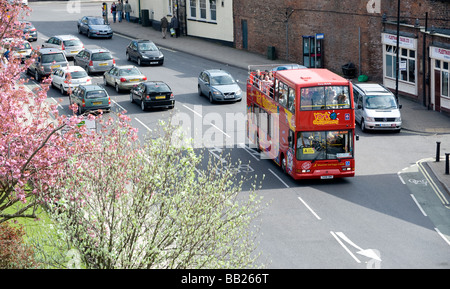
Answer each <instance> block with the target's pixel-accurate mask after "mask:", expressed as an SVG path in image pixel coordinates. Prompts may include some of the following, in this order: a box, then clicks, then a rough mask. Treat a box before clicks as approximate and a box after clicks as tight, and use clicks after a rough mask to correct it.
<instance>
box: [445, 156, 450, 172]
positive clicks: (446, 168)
mask: <svg viewBox="0 0 450 289" xmlns="http://www.w3.org/2000/svg"><path fill="white" fill-rule="evenodd" d="M449 155H450V153H445V174H446V175H448V174H449V163H448V156H449Z"/></svg>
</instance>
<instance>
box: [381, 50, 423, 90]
mask: <svg viewBox="0 0 450 289" xmlns="http://www.w3.org/2000/svg"><path fill="white" fill-rule="evenodd" d="M399 54H400V55H399V56H400V62H401V64H403V65H401V66H400V68H402V66H404V67H405V69H401V70H400V71H399V79H400V80H402V81H405V82H408V83H411V84H414V83H416V52H415V50H412V49H407V48H400V51H399ZM385 63H386V67H385V68H386V75H385V76H386V77H389V78H395V76H396V69H397V66H396V65H397V47H395V46H392V45H385Z"/></svg>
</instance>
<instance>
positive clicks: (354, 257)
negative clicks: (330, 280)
mask: <svg viewBox="0 0 450 289" xmlns="http://www.w3.org/2000/svg"><path fill="white" fill-rule="evenodd" d="M330 233H331V235H332V236H333V237H334V238H335V239H336V241H338V243H339V244H340V245H341V246H342V248H344V250H345V251H347V253H349V254H350V256H352V258H353V259H354V260H355V261H356V262H357V263H361V261H360V260H359V259H358V258H356V256H355V255H354V254H353V253H352V251H350V250H349V249H348V248H347V246H345V244H344V243H342V241H341V239H339V238H338V237H337V236H336V234H335V233H334V232H333V231H330Z"/></svg>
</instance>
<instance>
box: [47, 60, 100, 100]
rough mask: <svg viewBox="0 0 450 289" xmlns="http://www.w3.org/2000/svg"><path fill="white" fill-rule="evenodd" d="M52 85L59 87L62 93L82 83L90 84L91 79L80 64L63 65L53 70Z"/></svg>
mask: <svg viewBox="0 0 450 289" xmlns="http://www.w3.org/2000/svg"><path fill="white" fill-rule="evenodd" d="M51 77H52V86H53V87H56V88H59V90H60V91H61V94H62V95H65V94H66V93H68V92H69V88H70V89H72V90H73V89H74V88H75V87H77V86H79V85H82V84H92V79H91V78H90V77H89V75H88V74H87V73H86V71H85V70H84V69H83V68H82V67H80V66H65V67H59V68H56V69H55V70H53V72H52V74H51Z"/></svg>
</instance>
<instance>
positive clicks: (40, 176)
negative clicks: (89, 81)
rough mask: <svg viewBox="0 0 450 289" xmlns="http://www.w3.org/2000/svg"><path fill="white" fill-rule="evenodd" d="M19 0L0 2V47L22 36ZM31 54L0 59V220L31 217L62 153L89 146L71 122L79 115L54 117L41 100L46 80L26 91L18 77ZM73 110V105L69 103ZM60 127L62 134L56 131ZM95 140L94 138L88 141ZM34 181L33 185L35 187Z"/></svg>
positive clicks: (22, 11)
mask: <svg viewBox="0 0 450 289" xmlns="http://www.w3.org/2000/svg"><path fill="white" fill-rule="evenodd" d="M18 3H20V1H19V2H17V3H14V4H10V3H9V1H6V0H1V1H0V45H2V44H4V42H3V40H4V39H5V38H12V39H13V40H12V42H11V45H15V44H16V43H19V40H20V39H22V37H23V30H22V28H23V27H22V26H21V25H22V24H21V23H20V22H19V20H20V18H21V17H23V16H25V15H28V14H29V12H30V8H28V6H22V5H21V4H18ZM34 60H35V57H34V56H33V57H31V58H30V59H27V60H26V61H25V63H23V64H22V63H21V60H20V59H19V58H17V57H15V56H14V55H13V54H12V53H11V54H10V55H9V59H8V60H7V59H6V57H3V54H2V55H1V61H0V120H1V121H0V223H1V222H5V221H7V220H9V219H12V218H16V217H30V218H36V209H37V205H38V204H39V202H41V201H42V200H46V199H45V196H46V192H47V190H48V188H49V187H51V186H52V185H53V184H54V178H55V176H57V175H59V174H62V173H64V170H63V169H64V162H65V161H66V160H67V159H68V157H70V156H72V155H74V154H78V153H86V152H87V151H89V150H93V149H94V147H95V146H93V145H92V143H93V142H92V141H89V140H95V134H92V133H87V130H86V128H85V127H84V126H78V125H77V124H78V123H80V121H81V120H82V119H83V117H82V116H76V115H75V114H73V115H71V116H65V115H60V114H59V113H58V110H57V105H56V104H50V102H48V101H47V91H48V88H49V84H50V80H49V79H45V80H43V82H42V83H41V85H40V87H39V88H37V89H35V90H34V91H29V90H27V89H26V88H25V86H24V85H23V84H24V83H25V82H26V81H27V79H25V78H23V77H22V75H23V74H24V72H25V71H26V69H27V67H28V66H29V65H30V64H31V62H32V61H34ZM72 109H73V110H75V109H76V107H72ZM63 128H65V131H66V133H64V134H61V130H62V129H63ZM94 143H95V142H94ZM36 180H39V188H37V187H36V186H35V183H36Z"/></svg>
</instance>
